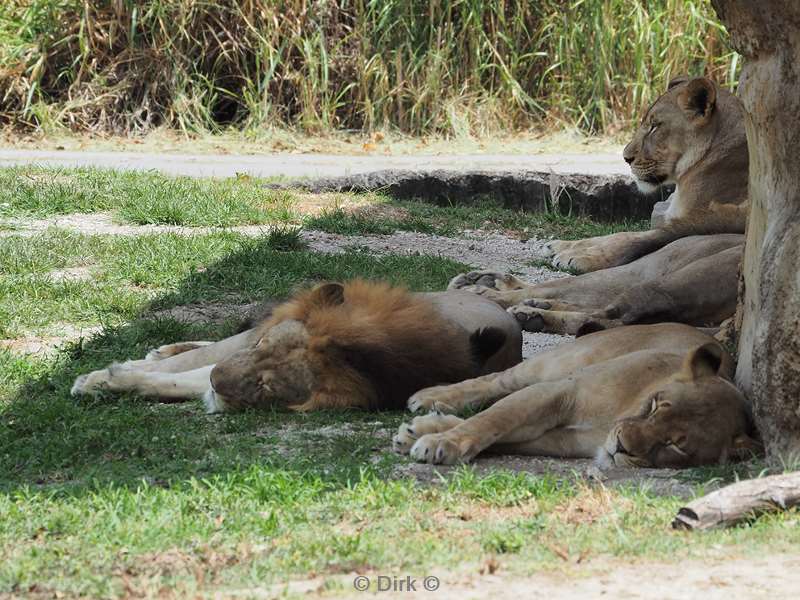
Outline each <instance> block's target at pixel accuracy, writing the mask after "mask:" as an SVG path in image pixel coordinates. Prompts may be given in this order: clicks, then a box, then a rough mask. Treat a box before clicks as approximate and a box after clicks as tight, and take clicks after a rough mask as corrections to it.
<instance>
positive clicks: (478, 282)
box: [447, 271, 525, 292]
mask: <svg viewBox="0 0 800 600" xmlns="http://www.w3.org/2000/svg"><path fill="white" fill-rule="evenodd" d="M475 287H478V288H488V289H492V290H497V291H498V292H509V291H512V290H521V289H523V288H524V287H525V284H524V283H523V282H522V281H520V280H519V279H517V278H516V277H514V276H513V275H509V274H503V273H497V272H495V271H470V272H469V273H462V274H461V275H457V276H456V277H454V278H453V279H452V280H451V281H450V283H449V284H448V285H447V289H448V290H462V289H470V291H472V290H471V288H475Z"/></svg>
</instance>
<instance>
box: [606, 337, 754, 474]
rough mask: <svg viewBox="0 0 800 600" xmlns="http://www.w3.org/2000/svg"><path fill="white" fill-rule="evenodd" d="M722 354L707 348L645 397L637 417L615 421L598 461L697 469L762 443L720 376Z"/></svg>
mask: <svg viewBox="0 0 800 600" xmlns="http://www.w3.org/2000/svg"><path fill="white" fill-rule="evenodd" d="M721 366H722V350H721V348H720V346H719V345H718V344H714V343H709V344H705V345H703V346H701V347H699V348H697V349H696V350H693V351H692V352H690V353H689V355H688V356H687V358H686V360H685V362H684V366H683V369H682V370H681V372H680V374H679V375H678V376H677V377H675V378H673V380H671V381H669V382H667V383H665V384H663V385H662V386H659V389H657V390H655V391H651V392H650V393H648V394H647V395H645V396H644V397H643V398H642V399H641V410H640V412H639V414H638V415H636V416H633V417H628V418H624V419H620V420H618V421H617V422H616V423H614V426H613V427H612V429H611V431H610V432H609V434H608V437H607V438H606V441H605V444H604V445H603V447H602V448H600V450H599V452H598V460H599V461H600V462H601V464H605V465H607V466H611V465H612V464H613V465H616V466H618V467H673V468H680V467H692V466H698V465H704V464H714V463H719V462H725V461H727V460H728V459H729V458H731V457H734V456H740V455H742V454H743V453H746V452H756V451H758V449H759V444H758V443H757V442H756V441H755V440H753V439H752V438H751V437H749V435H748V431H749V429H750V419H749V414H748V411H747V408H746V406H747V404H746V401H745V399H744V397H743V396H742V394H741V392H739V390H737V389H736V387H735V386H734V385H733V384H732V383H730V381H728V380H726V379H724V378H723V377H720V376H719V371H720V368H721Z"/></svg>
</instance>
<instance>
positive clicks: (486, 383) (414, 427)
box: [393, 323, 758, 467]
mask: <svg viewBox="0 0 800 600" xmlns="http://www.w3.org/2000/svg"><path fill="white" fill-rule="evenodd" d="M732 372H733V361H732V359H731V357H730V356H729V355H728V354H727V353H726V352H725V351H724V350H723V348H722V347H721V346H720V344H719V343H717V342H716V341H715V340H714V339H713V338H711V337H709V336H707V335H705V334H703V333H701V332H700V331H698V330H697V329H695V328H693V327H689V326H687V325H679V324H674V323H671V324H658V325H632V326H629V327H621V328H617V329H610V330H607V331H600V332H597V333H592V334H589V335H586V336H583V337H580V338H578V339H577V340H575V341H574V342H571V343H567V344H563V345H561V346H558V347H557V348H555V349H553V350H550V351H548V352H543V353H540V354H537V355H535V356H534V357H532V358H530V359H528V360H527V361H525V362H523V363H522V364H520V365H518V366H516V367H513V368H511V369H509V370H507V371H504V372H502V373H495V374H491V375H486V376H483V377H479V378H477V379H472V380H469V381H464V382H461V383H457V384H454V385H450V386H441V387H434V388H430V389H426V390H421V391H419V392H417V393H416V394H414V395H413V396H412V397H411V398H410V399H409V407H410V408H411V410H420V409H428V410H436V411H439V413H433V414H428V415H425V416H421V417H416V418H415V419H414V420H413V421H411V423H408V424H404V425H401V426H400V429H399V431H398V433H397V435H396V436H395V438H394V442H393V443H394V448H395V450H397V451H399V452H403V453H409V454H410V455H411V456H412V457H413V458H415V459H416V460H419V461H422V462H429V463H436V464H454V463H459V462H465V461H469V460H471V459H472V458H473V457H475V456H476V455H477V454H478V453H480V452H482V451H483V450H487V449H490V450H492V451H497V452H506V453H513V454H527V455H545V456H558V457H573V458H582V457H583V458H591V457H596V458H597V459H598V461H599V462H600V463H601V465H604V466H610V465H612V464H613V465H617V466H637V467H689V466H697V465H703V464H711V463H716V462H724V461H726V460H727V459H728V458H730V457H733V456H735V455H738V454H740V453H741V452H742V451H744V450H747V451H753V450H756V449H757V448H758V444H757V443H756V442H755V441H754V440H753V439H752V438H751V437H750V435H749V434H750V418H749V412H748V408H747V403H746V401H745V399H744V397H743V396H742V394H741V393H740V392H739V391H738V390H737V389H736V387H735V386H734V385H733V384H732V383H731V381H730V378H731V375H732ZM490 404H491V406H490V407H489V408H487V409H486V410H484V411H483V412H480V413H478V414H477V415H475V416H473V417H470V418H468V419H466V420H465V419H461V418H459V417H457V416H455V415H453V414H440V413H453V412H457V411H459V410H462V409H464V408H467V407H470V408H483V407H486V406H488V405H490Z"/></svg>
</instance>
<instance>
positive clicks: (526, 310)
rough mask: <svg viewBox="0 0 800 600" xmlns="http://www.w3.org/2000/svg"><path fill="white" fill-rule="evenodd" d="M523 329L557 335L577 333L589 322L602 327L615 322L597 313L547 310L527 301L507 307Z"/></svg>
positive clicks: (612, 325)
mask: <svg viewBox="0 0 800 600" xmlns="http://www.w3.org/2000/svg"><path fill="white" fill-rule="evenodd" d="M508 312H509V313H510V314H511V315H513V316H514V318H515V319H516V320H517V322H518V323H519V324H520V326H521V327H522V329H523V330H524V331H530V332H535V333H556V334H559V335H577V334H578V332H580V331H581V328H582V327H583V326H584V325H585V324H586V323H589V322H592V323H598V324H600V325H602V326H603V328H605V329H608V328H610V327H614V326H615V325H616V323H615V322H614V321H612V320H610V319H605V318H602V317H599V316H597V315H594V314H591V313H587V312H581V311H570V310H547V309H542V308H537V307H536V306H535V305H534V306H530V305H529V304H528V303H527V302H526V303H523V304H517V305H516V306H512V307H511V308H509V309H508Z"/></svg>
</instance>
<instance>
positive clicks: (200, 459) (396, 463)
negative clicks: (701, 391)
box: [0, 170, 800, 597]
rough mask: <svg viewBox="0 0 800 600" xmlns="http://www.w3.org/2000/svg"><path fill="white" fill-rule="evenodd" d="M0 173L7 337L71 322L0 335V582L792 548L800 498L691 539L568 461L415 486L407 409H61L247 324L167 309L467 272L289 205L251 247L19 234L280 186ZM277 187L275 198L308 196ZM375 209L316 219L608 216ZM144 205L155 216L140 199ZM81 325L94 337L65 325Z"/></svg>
mask: <svg viewBox="0 0 800 600" xmlns="http://www.w3.org/2000/svg"><path fill="white" fill-rule="evenodd" d="M9 173H11V174H9ZM0 177H4V178H5V179H3V180H2V186H0V193H2V194H4V196H2V201H0V206H1V205H3V204H4V203H7V205H8V206H5V207H3V208H2V210H4V211H5V212H4V213H3V216H6V217H11V216H14V217H17V218H20V217H22V219H21V220H20V221H19V222H17V225H16V226H15V227H16V228H15V227H10V228H8V229H7V230H6V231H5V232H4V234H3V236H0V339H2V340H3V341H9V340H10V341H14V338H20V339H22V338H25V337H27V336H29V335H31V333H33V334H35V335H39V336H44V337H46V336H60V335H61V331H62V330H64V329H72V330H73V334H72V335H70V336H65V337H69V338H70V340H71V341H68V342H66V343H65V344H64V345H63V347H62V348H60V349H59V350H58V351H56V352H54V353H51V354H50V355H45V356H42V355H23V354H19V353H16V352H12V351H9V350H8V349H5V348H3V347H0V515H2V518H0V595H3V594H5V595H9V596H19V597H28V596H37V595H38V596H56V597H64V596H67V597H71V596H84V597H111V596H144V597H155V596H174V597H194V596H211V595H215V594H219V595H221V596H225V597H227V596H233V595H236V596H241V597H261V596H270V595H278V594H280V593H281V590H282V587H280V586H282V585H283V584H285V582H286V581H288V580H290V579H314V578H318V579H319V585H320V586H322V588H323V589H324V590H326V591H330V592H331V593H334V594H335V593H336V592H337V591H343V592H345V591H350V590H351V589H352V573H353V572H359V573H362V572H364V573H368V574H370V575H372V574H375V573H383V574H389V575H391V574H397V575H404V574H410V575H412V576H417V575H419V576H422V575H427V574H434V575H436V576H440V577H442V578H443V579H444V578H446V577H447V576H448V575H449V574H453V573H459V572H462V573H463V572H464V571H465V570H466V571H467V572H469V573H471V574H472V575H473V576H474V574H475V573H477V572H478V571H479V569H481V568H482V567H483V566H484V565H486V563H487V562H491V563H493V564H494V563H499V564H502V569H503V571H502V573H504V574H509V575H513V574H519V573H521V574H529V573H532V572H535V571H538V570H541V569H558V568H560V567H561V565H562V564H564V560H565V559H564V557H565V556H566V557H567V559H568V560H569V561H570V562H574V561H579V560H580V561H586V562H589V561H592V560H594V559H597V560H598V561H599V564H601V565H606V566H607V565H608V564H613V562H614V561H615V560H618V559H619V560H629V559H630V558H632V557H637V558H641V559H642V560H653V559H654V560H657V561H658V562H659V563H664V562H667V563H669V562H677V561H682V560H693V559H695V558H699V559H702V557H704V556H706V555H708V554H710V553H714V555H715V556H720V552H721V551H722V552H728V551H729V552H731V553H735V554H739V555H745V556H747V555H764V554H765V553H769V552H772V553H782V552H790V551H791V550H793V549H794V548H796V547H797V544H798V543H800V527H798V526H797V524H798V522H800V514H798V511H797V510H791V511H787V512H785V513H781V514H777V515H770V516H766V517H762V518H760V519H758V520H756V521H754V522H753V523H751V524H748V525H745V526H742V527H738V528H734V529H731V530H726V531H720V532H709V533H704V534H703V535H692V536H686V535H685V534H683V533H681V532H676V531H672V530H670V529H669V528H668V523H669V521H670V520H671V518H672V517H673V515H674V513H675V511H676V509H677V508H678V506H679V504H680V500H679V499H678V498H675V497H669V496H668V497H661V496H657V495H655V494H654V493H652V492H650V491H648V490H647V489H643V488H640V487H638V486H636V485H633V484H630V485H629V486H628V487H624V488H621V489H614V488H612V489H606V488H604V487H602V486H598V485H593V486H591V487H590V486H589V485H588V484H586V483H583V482H580V481H576V480H575V479H574V478H573V477H572V476H571V475H561V476H558V477H557V476H555V475H547V476H535V475H530V474H517V473H512V472H508V471H505V470H494V471H492V472H491V473H488V474H486V473H483V474H481V473H480V472H479V470H477V469H475V468H472V467H463V468H459V469H455V470H453V471H451V472H449V473H446V474H445V475H443V477H442V478H437V477H436V476H435V475H434V476H433V477H432V478H433V480H434V481H433V482H432V483H420V482H417V481H416V480H415V479H414V478H412V477H410V476H409V475H408V473H409V471H407V470H406V469H407V459H405V458H403V457H399V456H397V455H394V454H393V453H392V452H391V450H390V437H391V434H392V433H393V431H394V430H396V428H397V427H398V426H399V424H400V423H401V422H403V421H404V420H405V419H407V418H408V415H406V414H404V413H378V414H374V413H364V412H357V411H342V412H322V413H315V414H310V415H298V414H294V413H284V412H280V411H277V410H275V411H265V412H245V413H242V414H233V415H215V416H208V415H205V414H204V413H203V411H202V408H201V406H200V405H199V403H192V402H189V403H176V404H164V403H158V402H153V401H146V400H145V399H143V398H138V397H135V396H133V395H131V394H121V395H115V396H114V395H109V396H107V397H100V398H96V399H92V398H81V399H77V400H76V399H74V398H72V397H71V396H70V394H69V390H70V387H71V385H72V382H73V381H74V379H75V377H76V376H77V375H79V374H82V373H85V372H87V371H90V370H93V369H97V368H100V367H102V366H105V365H107V364H108V363H110V362H112V361H118V360H125V359H128V358H140V357H142V356H144V354H145V353H146V352H147V351H148V350H149V349H151V348H153V347H157V346H159V345H161V344H165V343H170V342H174V341H178V340H181V339H211V340H214V339H220V338H222V337H225V336H227V335H230V334H231V333H233V332H234V331H235V330H236V328H237V327H238V326H239V320H238V318H234V317H235V316H236V315H237V314H238V313H236V312H235V311H234V312H232V313H231V315H232V316H231V317H229V318H226V319H220V320H218V321H217V322H209V321H204V322H201V323H200V324H195V325H191V324H187V323H185V322H182V321H177V320H175V318H174V314H173V313H171V312H169V311H170V309H176V308H179V307H182V310H190V309H191V307H190V306H186V305H200V306H201V307H208V306H210V305H226V306H233V307H241V305H243V304H245V303H249V302H257V301H260V300H264V299H270V298H284V297H286V296H287V295H289V294H290V293H291V292H292V290H293V289H295V288H296V287H297V286H300V285H304V284H307V283H309V282H313V281H318V280H324V279H346V278H350V277H366V278H381V279H386V280H389V281H392V282H395V283H399V284H405V285H407V286H409V287H410V288H411V289H414V290H434V289H441V288H442V287H443V286H444V285H445V284H446V282H447V281H448V280H449V279H450V278H451V277H452V276H453V275H455V274H456V273H458V272H461V271H464V270H466V269H469V268H470V266H469V265H463V264H459V263H456V262H453V261H450V260H446V259H442V258H437V257H428V256H394V255H387V256H374V255H372V254H369V253H366V252H361V251H358V250H352V251H348V252H345V253H343V254H335V255H333V254H331V255H325V254H321V253H316V252H312V251H309V250H308V249H306V247H305V244H304V238H303V237H302V236H301V235H300V232H299V230H298V229H297V228H296V227H295V226H294V225H293V224H292V223H293V222H294V217H293V219H292V223H289V224H285V223H284V221H283V220H282V219H281V218H280V217H277V218H276V220H275V222H278V223H279V225H278V226H277V227H274V228H272V229H271V231H270V232H269V233H268V234H265V235H263V236H261V237H256V238H254V237H247V236H244V235H242V234H240V233H235V232H231V231H216V232H212V233H203V232H198V233H196V234H195V235H177V234H171V233H170V234H164V233H160V234H148V235H140V236H127V237H125V236H120V237H114V236H109V235H78V234H75V233H70V232H67V231H64V230H62V229H57V228H51V229H48V230H46V231H44V232H41V233H38V234H35V235H31V236H26V235H25V232H24V225H25V218H32V217H37V216H43V215H50V214H54V213H59V212H63V213H70V212H73V211H82V212H93V211H95V210H117V211H119V212H118V213H117V214H119V215H122V214H124V213H123V212H122V210H123V207H125V206H131V203H132V200H131V198H134V197H136V198H137V202H138V204H139V205H140V206H142V207H144V206H150V207H154V208H153V210H154V211H155V209H156V208H158V207H163V206H164V205H165V204H167V205H170V206H177V207H183V210H185V211H186V212H185V213H183V214H184V215H190V216H191V220H192V222H193V223H195V224H199V225H204V224H208V223H209V222H212V221H214V219H222V217H220V216H219V215H220V214H221V213H219V212H216V210H217V209H216V208H215V207H214V206H212V205H211V204H207V205H203V204H202V198H201V196H202V194H204V193H206V194H210V195H212V196H213V195H214V194H222V190H226V193H227V194H229V195H230V197H231V198H232V200H231V204H229V205H228V208H226V209H225V210H226V211H227V212H226V213H225V214H226V215H231V214H237V215H245V216H244V217H241V216H238V217H236V218H232V217H225V218H230V219H231V221H232V222H241V221H238V219H243V220H244V221H247V218H248V217H247V213H245V212H243V211H244V208H243V207H247V206H249V207H251V208H252V207H255V209H258V210H267V208H269V207H271V206H272V204H270V202H269V201H268V200H266V199H265V198H271V196H261V195H260V194H268V193H270V194H271V193H272V192H267V191H265V190H262V189H261V188H259V187H258V185H257V182H248V181H227V182H211V181H199V182H196V184H191V183H190V182H182V181H180V180H179V182H178V183H176V184H175V186H174V187H173V188H171V193H172V194H173V195H172V196H168V195H162V194H161V193H160V192H159V190H158V189H157V188H158V187H159V185H160V183H159V179H158V177H160V176H156V175H151V174H138V175H131V176H126V175H125V176H123V175H120V174H114V173H107V172H96V171H58V172H53V171H35V170H20V171H13V172H12V171H1V170H0ZM25 179H27V180H29V181H36V182H38V183H37V184H36V185H27V184H26V183H25V181H24V180H25ZM216 186H218V187H216ZM9 190H11V191H10V192H9ZM149 196H152V198H151V197H149ZM217 197H218V198H221V195H220V196H217ZM286 198H287V199H286V201H285V202H286V208H287V210H290V209H291V208H292V207H294V206H296V205H295V202H300V201H299V200H298V199H297V198H296V197H294V196H291V197H289V196H287V197H286ZM156 200H158V201H156ZM367 200H368V202H367V203H366V205H365V206H363V207H358V206H357V207H355V208H354V209H353V210H352V211H350V212H348V211H346V210H344V209H342V210H339V211H337V210H336V209H333V210H331V211H329V212H327V213H323V214H322V215H321V216H319V217H317V220H316V221H314V219H312V218H310V219H308V221H307V223H309V224H315V226H319V227H327V228H329V229H331V230H333V229H337V230H339V231H342V232H344V233H364V232H365V230H367V229H368V228H370V227H371V228H374V229H373V231H375V230H377V231H376V232H377V233H382V232H388V231H394V230H395V229H403V228H407V229H415V230H424V231H428V232H437V233H444V234H456V233H457V232H458V231H461V230H463V229H465V228H475V227H484V228H488V229H510V230H513V231H516V232H517V233H519V234H520V235H524V234H525V229H526V228H529V231H531V232H535V233H536V234H537V235H540V233H541V231H553V232H561V231H565V232H568V231H571V232H573V233H576V234H579V235H583V234H587V233H589V232H600V231H601V230H600V229H598V228H603V227H612V226H605V225H603V226H600V225H597V224H591V223H589V222H586V223H584V222H583V221H580V220H576V219H573V218H569V217H559V216H555V215H524V214H519V213H515V212H513V211H504V210H502V209H499V208H497V207H494V206H490V205H478V206H475V207H435V206H430V205H427V204H422V203H415V202H393V201H389V200H387V199H384V198H379V197H369V198H367ZM195 201H196V202H195ZM280 202H283V200H279V202H278V203H280ZM265 206H266V207H267V208H264V207H265ZM140 215H142V218H144V219H149V218H150V212H148V211H147V210H144V209H142V211H141V213H140ZM187 218H189V217H187ZM259 218H260V217H259ZM265 219H266V218H265ZM301 220H302V219H301ZM266 222H270V221H269V220H268V219H266ZM617 226H618V225H617ZM576 227H578V228H580V227H585V229H577V230H576V229H574V228H576ZM548 228H549V229H548ZM602 231H606V230H605V229H603V230H602ZM203 314H204V313H203ZM90 326H100V330H99V332H97V333H95V334H93V335H84V336H83V337H80V336H79V335H75V334H74V332H75V331H76V330H77V331H80V330H85V328H87V327H90ZM762 468H763V465H761V464H758V463H748V464H738V465H727V466H724V467H714V468H703V469H692V470H687V471H685V472H684V473H682V474H681V478H682V479H683V481H684V482H686V484H687V485H688V486H690V487H691V489H693V490H695V491H697V492H698V493H700V492H702V491H703V490H704V489H707V488H708V485H709V482H710V481H719V480H724V481H728V480H732V479H734V478H736V477H739V476H750V475H754V474H758V473H759V471H760V469H762ZM422 472H423V473H424V472H426V471H425V470H423V471H422ZM271 586H278V587H277V588H275V589H277V591H274V589H273V588H271Z"/></svg>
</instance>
